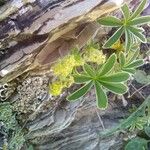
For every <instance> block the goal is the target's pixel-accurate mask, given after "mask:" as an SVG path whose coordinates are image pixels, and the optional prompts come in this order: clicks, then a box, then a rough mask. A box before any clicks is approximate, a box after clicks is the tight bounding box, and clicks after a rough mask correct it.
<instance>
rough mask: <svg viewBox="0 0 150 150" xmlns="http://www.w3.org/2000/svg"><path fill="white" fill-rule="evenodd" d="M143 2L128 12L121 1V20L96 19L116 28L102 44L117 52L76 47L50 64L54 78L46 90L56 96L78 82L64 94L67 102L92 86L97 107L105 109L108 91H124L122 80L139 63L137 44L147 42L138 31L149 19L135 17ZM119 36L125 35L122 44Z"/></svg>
mask: <svg viewBox="0 0 150 150" xmlns="http://www.w3.org/2000/svg"><path fill="white" fill-rule="evenodd" d="M145 4H146V0H143V1H142V2H141V3H140V5H139V6H138V8H137V9H136V10H135V11H134V12H133V13H131V12H130V10H129V8H128V6H127V4H124V5H123V6H122V7H121V10H122V13H123V16H124V18H123V19H119V18H116V17H113V16H106V17H103V18H100V19H98V22H99V23H100V24H102V25H105V26H111V27H117V28H118V30H117V31H116V32H115V33H114V34H113V35H112V36H111V37H110V38H109V40H108V41H107V42H106V43H105V44H104V46H103V48H110V49H118V51H117V52H116V54H112V55H111V56H110V57H106V56H105V55H104V54H103V51H102V50H101V49H100V48H99V47H98V46H97V45H96V44H95V45H94V44H93V43H92V44H87V47H86V48H84V49H83V51H82V52H79V50H77V51H76V52H75V53H72V54H70V55H68V56H66V57H64V58H63V59H62V60H60V61H59V62H58V63H56V64H54V65H53V66H52V70H53V72H54V75H55V76H56V79H55V81H54V82H53V83H52V84H51V85H50V93H51V94H52V95H54V96H57V95H60V94H61V93H62V90H63V89H64V88H68V87H70V86H71V85H72V84H73V83H75V84H81V85H83V86H82V87H81V88H79V89H78V90H77V91H75V92H74V93H73V94H71V95H69V96H68V97H67V99H68V100H69V101H74V100H77V99H79V98H80V97H82V96H84V95H85V94H86V93H87V92H89V91H90V90H91V88H93V87H94V89H95V93H96V103H97V107H98V108H101V109H105V108H107V104H108V98H107V92H108V91H111V92H113V93H115V94H124V93H126V92H127V90H128V88H127V82H126V81H127V80H128V79H130V76H132V75H133V74H134V73H135V71H136V68H137V67H139V66H141V65H142V64H143V59H138V56H139V48H137V45H139V44H140V42H146V41H147V40H146V38H145V36H144V35H143V33H142V32H143V31H144V30H143V28H141V27H139V26H141V25H143V24H146V23H148V22H150V16H142V17H140V16H139V15H140V13H141V12H142V10H143V9H144V6H145ZM123 35H125V38H124V39H125V40H124V43H125V44H124V45H125V46H123V44H122V43H121V42H120V38H121V36H123ZM133 43H134V44H133ZM116 66H117V67H116ZM116 68H117V69H116ZM69 79H70V80H69ZM67 82H69V83H67Z"/></svg>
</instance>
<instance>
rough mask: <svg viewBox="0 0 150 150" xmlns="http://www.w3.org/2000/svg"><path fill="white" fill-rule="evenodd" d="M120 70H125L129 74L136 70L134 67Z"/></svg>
mask: <svg viewBox="0 0 150 150" xmlns="http://www.w3.org/2000/svg"><path fill="white" fill-rule="evenodd" d="M122 71H125V72H127V73H130V74H134V73H135V71H136V70H135V69H134V68H122Z"/></svg>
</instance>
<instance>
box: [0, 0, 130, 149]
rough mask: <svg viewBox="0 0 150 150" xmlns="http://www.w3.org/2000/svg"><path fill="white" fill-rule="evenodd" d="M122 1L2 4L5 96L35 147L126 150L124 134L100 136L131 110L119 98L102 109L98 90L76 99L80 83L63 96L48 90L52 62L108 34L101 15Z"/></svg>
mask: <svg viewBox="0 0 150 150" xmlns="http://www.w3.org/2000/svg"><path fill="white" fill-rule="evenodd" d="M124 1H126V2H127V1H128V0H124ZM118 2H121V1H117V0H10V1H7V2H6V4H4V5H3V6H1V7H0V101H11V102H13V106H14V111H16V112H17V113H18V116H20V120H21V121H22V122H23V123H26V128H27V129H28V131H29V132H28V134H27V139H28V140H29V141H30V143H31V144H33V145H34V149H35V150H117V149H121V137H113V138H112V137H109V138H102V137H101V136H100V133H101V132H103V131H104V129H109V128H111V127H114V126H116V125H117V123H118V120H120V119H122V118H124V116H125V115H126V114H127V113H126V111H125V112H123V111H122V110H123V109H124V108H123V106H122V105H121V104H120V105H119V106H117V105H114V103H113V100H112V99H114V98H113V97H111V96H110V99H111V101H110V104H109V107H108V109H107V110H106V111H100V110H98V109H97V108H96V106H95V97H94V91H91V93H90V94H89V95H87V96H86V97H84V98H83V99H81V100H80V101H77V102H73V103H70V102H67V101H66V100H65V98H66V95H67V93H69V92H70V91H73V90H74V88H76V87H72V88H71V89H69V90H68V91H67V90H66V91H65V92H64V93H63V94H62V95H61V96H60V97H57V98H54V97H52V96H51V95H49V92H48V91H49V89H48V85H49V83H50V82H51V79H52V74H51V71H50V66H51V64H52V63H53V62H55V61H56V60H57V59H58V58H60V57H63V56H64V55H66V54H67V53H68V52H69V51H70V50H71V48H73V47H75V46H78V47H79V48H82V47H83V46H84V45H85V44H86V43H87V41H89V40H90V39H92V38H94V37H95V35H96V34H97V33H98V34H97V35H99V36H100V37H101V38H102V37H103V36H104V35H106V34H107V31H105V30H104V29H102V28H101V27H100V26H99V25H98V24H97V23H96V22H95V20H96V19H97V18H99V17H100V16H102V15H105V14H107V13H110V12H112V11H113V10H115V9H117V8H118V7H119V5H118V4H119V3H118ZM122 2H123V1H122Z"/></svg>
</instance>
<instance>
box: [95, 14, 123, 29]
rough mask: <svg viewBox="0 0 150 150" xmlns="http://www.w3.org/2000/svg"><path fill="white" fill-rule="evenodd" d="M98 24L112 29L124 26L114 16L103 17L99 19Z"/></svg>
mask: <svg viewBox="0 0 150 150" xmlns="http://www.w3.org/2000/svg"><path fill="white" fill-rule="evenodd" d="M98 23H100V24H101V25H105V26H112V27H115V26H116V27H119V26H121V25H122V22H121V20H120V19H118V18H116V17H113V16H107V17H102V18H100V19H98Z"/></svg>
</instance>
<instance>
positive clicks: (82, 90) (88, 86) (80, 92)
mask: <svg viewBox="0 0 150 150" xmlns="http://www.w3.org/2000/svg"><path fill="white" fill-rule="evenodd" d="M92 86H93V82H92V81H91V82H89V83H87V84H85V85H84V86H82V87H81V88H80V89H78V90H77V91H75V92H74V93H72V94H71V95H69V96H68V97H67V100H69V101H75V100H77V99H79V98H80V97H82V96H84V95H85V94H86V93H87V92H88V91H89V90H90V89H91V88H92Z"/></svg>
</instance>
